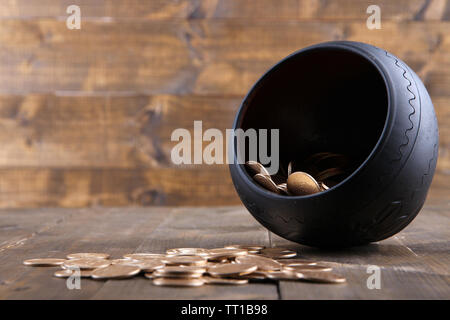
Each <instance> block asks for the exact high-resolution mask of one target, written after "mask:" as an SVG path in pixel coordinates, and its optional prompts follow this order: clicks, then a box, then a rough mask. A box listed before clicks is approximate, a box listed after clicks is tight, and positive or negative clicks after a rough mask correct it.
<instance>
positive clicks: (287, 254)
mask: <svg viewBox="0 0 450 320" xmlns="http://www.w3.org/2000/svg"><path fill="white" fill-rule="evenodd" d="M261 254H262V255H263V256H265V257H268V258H272V259H287V258H293V257H295V256H296V255H297V252H295V251H292V250H289V249H284V248H265V249H263V250H261Z"/></svg>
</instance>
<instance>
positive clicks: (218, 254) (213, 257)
mask: <svg viewBox="0 0 450 320" xmlns="http://www.w3.org/2000/svg"><path fill="white" fill-rule="evenodd" d="M209 253H210V254H209V256H208V260H209V261H222V260H227V259H229V258H235V257H239V256H245V255H247V254H248V250H247V249H238V248H216V249H210V250H209Z"/></svg>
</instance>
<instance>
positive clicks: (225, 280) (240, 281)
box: [203, 276, 248, 285]
mask: <svg viewBox="0 0 450 320" xmlns="http://www.w3.org/2000/svg"><path fill="white" fill-rule="evenodd" d="M203 280H204V281H205V283H207V284H231V285H239V284H247V283H248V280H247V279H230V278H214V277H208V276H204V277H203Z"/></svg>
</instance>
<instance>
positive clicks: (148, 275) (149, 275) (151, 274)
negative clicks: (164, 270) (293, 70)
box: [144, 272, 155, 279]
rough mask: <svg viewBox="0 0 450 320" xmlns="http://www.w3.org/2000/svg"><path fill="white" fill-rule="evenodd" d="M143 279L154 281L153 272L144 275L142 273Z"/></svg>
mask: <svg viewBox="0 0 450 320" xmlns="http://www.w3.org/2000/svg"><path fill="white" fill-rule="evenodd" d="M144 277H146V278H147V279H154V278H155V277H154V276H153V272H146V273H144Z"/></svg>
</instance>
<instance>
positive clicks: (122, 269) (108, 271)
mask: <svg viewBox="0 0 450 320" xmlns="http://www.w3.org/2000/svg"><path fill="white" fill-rule="evenodd" d="M140 271H141V269H140V268H139V267H135V266H124V265H120V264H112V265H110V266H107V267H104V268H99V269H95V270H94V271H93V272H92V278H93V279H122V278H129V277H133V276H135V275H137V274H138V273H139V272H140Z"/></svg>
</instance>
